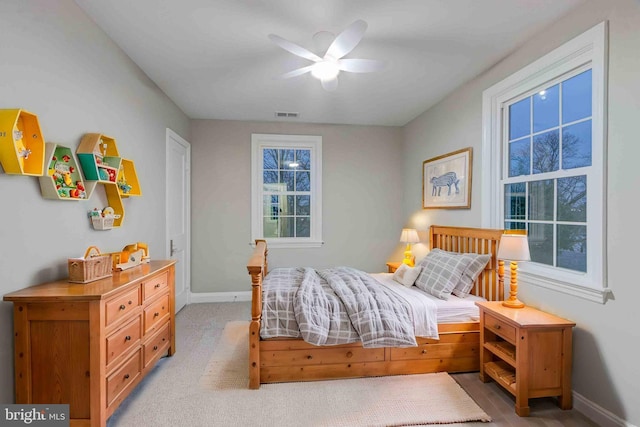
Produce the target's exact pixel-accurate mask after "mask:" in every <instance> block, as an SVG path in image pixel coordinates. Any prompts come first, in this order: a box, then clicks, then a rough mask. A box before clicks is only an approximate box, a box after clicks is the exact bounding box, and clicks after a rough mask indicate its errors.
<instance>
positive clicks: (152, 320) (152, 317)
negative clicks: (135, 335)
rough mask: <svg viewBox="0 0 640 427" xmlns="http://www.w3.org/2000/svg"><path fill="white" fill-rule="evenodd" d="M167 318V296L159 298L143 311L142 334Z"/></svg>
mask: <svg viewBox="0 0 640 427" xmlns="http://www.w3.org/2000/svg"><path fill="white" fill-rule="evenodd" d="M168 317H169V295H168V294H166V295H164V296H161V297H160V298H159V299H158V300H157V301H155V302H152V303H151V304H149V305H148V306H147V307H145V309H144V333H145V334H148V333H149V332H150V331H151V330H152V329H154V328H155V327H157V326H158V325H160V324H162V323H163V322H164V321H165V320H166V319H167V318H168Z"/></svg>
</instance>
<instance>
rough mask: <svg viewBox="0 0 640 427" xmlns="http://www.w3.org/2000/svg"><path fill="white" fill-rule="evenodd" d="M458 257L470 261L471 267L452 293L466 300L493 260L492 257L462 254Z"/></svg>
mask: <svg viewBox="0 0 640 427" xmlns="http://www.w3.org/2000/svg"><path fill="white" fill-rule="evenodd" d="M458 256H461V257H465V258H468V259H469V260H470V262H469V265H468V266H467V268H466V269H465V270H464V273H462V276H461V277H460V281H459V282H458V284H457V285H456V287H455V288H453V291H452V293H453V294H454V295H455V296H457V297H460V298H464V297H466V296H467V295H469V292H470V291H471V288H473V284H474V283H475V282H476V279H477V278H478V276H479V275H480V273H481V272H482V270H484V268H485V267H486V265H487V263H488V262H489V260H490V259H491V255H484V254H482V255H481V254H460V255H458Z"/></svg>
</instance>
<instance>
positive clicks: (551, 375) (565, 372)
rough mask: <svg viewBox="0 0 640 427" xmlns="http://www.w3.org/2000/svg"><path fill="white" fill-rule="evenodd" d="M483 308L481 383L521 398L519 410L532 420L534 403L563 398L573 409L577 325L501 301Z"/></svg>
mask: <svg viewBox="0 0 640 427" xmlns="http://www.w3.org/2000/svg"><path fill="white" fill-rule="evenodd" d="M476 305H477V306H478V307H479V308H480V343H481V345H482V351H481V352H480V380H482V381H483V382H488V381H490V380H491V379H493V380H495V381H496V382H497V383H498V384H500V385H501V386H502V387H503V388H505V389H506V390H507V391H509V393H511V394H513V395H514V396H515V398H516V404H515V411H516V413H517V414H518V415H520V416H521V417H526V416H528V415H529V411H530V408H529V399H531V398H536V397H548V396H557V397H558V405H559V406H560V408H562V409H571V406H572V403H571V357H572V356H571V347H572V341H571V339H572V338H571V334H572V328H573V327H574V326H575V325H576V324H575V323H574V322H571V321H569V320H566V319H563V318H561V317H557V316H554V315H552V314H548V313H545V312H543V311H540V310H536V309H535V308H531V307H524V308H508V307H505V306H503V305H502V302H500V301H491V302H489V301H487V302H484V301H483V302H476Z"/></svg>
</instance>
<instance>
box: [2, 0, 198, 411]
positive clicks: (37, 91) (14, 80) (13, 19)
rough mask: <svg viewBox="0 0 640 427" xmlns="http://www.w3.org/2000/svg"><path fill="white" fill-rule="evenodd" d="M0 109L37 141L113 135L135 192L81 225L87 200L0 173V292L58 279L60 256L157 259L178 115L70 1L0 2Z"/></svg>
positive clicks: (7, 358)
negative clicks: (32, 131) (34, 123)
mask: <svg viewBox="0 0 640 427" xmlns="http://www.w3.org/2000/svg"><path fill="white" fill-rule="evenodd" d="M0 16H1V17H2V24H1V25H0V58H2V59H1V60H0V109H7V108H23V109H25V110H27V111H30V112H32V113H34V114H36V115H38V117H39V120H40V126H41V128H42V132H43V136H44V139H45V140H46V141H49V142H56V143H58V144H61V145H66V146H69V147H72V149H73V150H75V148H76V147H77V146H78V143H79V142H80V139H81V137H82V135H83V134H85V133H87V132H99V133H104V134H106V135H109V136H111V137H113V138H115V139H116V141H117V143H118V148H119V150H120V154H121V155H122V156H123V157H126V158H129V159H131V160H133V161H134V162H135V165H136V170H137V173H138V177H139V180H140V185H141V188H142V197H139V198H131V199H130V200H125V201H124V205H125V211H126V217H125V219H124V223H123V226H122V227H121V228H119V229H114V230H110V231H94V230H93V229H91V228H90V226H89V222H88V219H87V212H88V211H89V210H91V209H92V208H93V207H97V206H100V207H104V206H105V203H106V199H105V197H104V190H103V189H102V188H100V186H99V188H97V189H96V193H94V195H93V196H92V198H91V199H90V200H88V201H78V202H71V201H56V200H45V199H43V198H42V197H41V196H40V187H39V184H38V179H37V178H34V177H26V176H15V175H7V174H4V173H3V172H0V195H2V198H1V200H0V295H3V294H5V293H8V292H10V291H14V290H17V289H21V288H24V287H28V286H32V285H35V284H38V283H41V282H44V281H49V280H54V279H62V278H65V277H67V258H71V257H78V256H82V255H83V254H84V251H85V249H86V248H87V247H88V246H90V245H97V246H98V247H99V248H100V249H101V250H103V251H105V252H110V251H117V250H120V249H122V247H123V246H124V245H126V244H128V243H133V242H136V241H144V242H148V243H149V246H150V253H151V256H152V257H164V256H165V248H164V246H165V215H164V211H165V207H164V206H165V190H164V179H165V177H164V174H163V171H164V163H165V131H166V128H167V127H169V128H172V129H173V130H175V131H176V132H177V133H179V134H181V135H182V136H183V137H185V138H188V137H189V121H188V119H187V117H186V116H185V115H184V114H183V113H182V112H181V111H180V110H179V109H178V108H177V107H176V106H175V104H173V102H171V101H170V100H169V99H168V98H167V97H166V95H164V93H163V92H162V91H160V89H159V88H158V87H157V86H156V85H155V84H154V83H153V82H151V80H150V79H149V78H147V76H146V75H145V74H143V73H142V71H141V70H140V69H139V68H138V67H137V66H136V65H135V64H134V63H133V62H132V61H131V60H130V59H129V58H128V57H127V56H126V55H125V54H124V53H123V52H122V51H121V50H120V49H119V48H118V47H116V45H115V44H114V43H113V42H112V41H111V40H110V39H109V38H108V37H107V36H106V35H105V34H104V33H103V32H102V31H101V30H100V29H98V27H97V26H96V25H95V24H94V23H93V21H91V20H90V19H89V18H88V17H87V16H86V15H85V14H84V13H83V12H82V11H81V10H80V9H79V8H78V7H77V5H76V4H75V3H74V2H73V1H72V0H23V1H2V2H0ZM0 325H1V326H0V402H13V340H12V336H13V333H12V325H13V321H12V304H11V303H8V302H2V303H0Z"/></svg>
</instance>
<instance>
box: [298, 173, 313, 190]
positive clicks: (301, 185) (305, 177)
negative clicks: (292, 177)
mask: <svg viewBox="0 0 640 427" xmlns="http://www.w3.org/2000/svg"><path fill="white" fill-rule="evenodd" d="M309 180H310V176H309V172H299V171H298V172H296V191H311V183H310V181H309Z"/></svg>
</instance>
